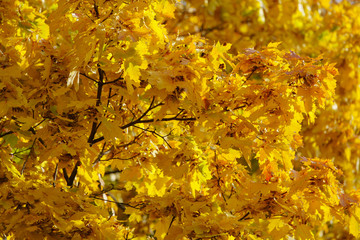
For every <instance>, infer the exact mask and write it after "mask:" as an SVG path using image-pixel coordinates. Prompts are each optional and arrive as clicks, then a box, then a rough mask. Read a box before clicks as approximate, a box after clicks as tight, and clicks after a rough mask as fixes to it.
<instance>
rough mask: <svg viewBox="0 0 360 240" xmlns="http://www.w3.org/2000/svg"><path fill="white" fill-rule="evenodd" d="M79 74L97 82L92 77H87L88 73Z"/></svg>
mask: <svg viewBox="0 0 360 240" xmlns="http://www.w3.org/2000/svg"><path fill="white" fill-rule="evenodd" d="M80 75H82V76H84V77H86V78H88V79H90V80H91V81H93V82H96V83H98V81H97V80H95V79H93V78H92V77H89V76H88V75H86V74H85V73H80Z"/></svg>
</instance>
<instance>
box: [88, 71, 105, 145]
mask: <svg viewBox="0 0 360 240" xmlns="http://www.w3.org/2000/svg"><path fill="white" fill-rule="evenodd" d="M98 73H99V81H98V82H97V84H98V88H97V94H96V106H97V107H98V106H100V104H101V94H102V89H103V86H104V76H105V72H104V71H103V70H102V69H101V68H100V65H98ZM100 124H101V123H98V121H97V119H96V118H95V120H94V121H93V123H92V127H91V132H90V135H89V138H88V143H90V146H92V145H93V144H95V143H96V142H94V137H95V134H96V131H97V129H98V128H99V126H100ZM99 141H101V140H99ZM99 141H97V142H99Z"/></svg>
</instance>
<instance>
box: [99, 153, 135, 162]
mask: <svg viewBox="0 0 360 240" xmlns="http://www.w3.org/2000/svg"><path fill="white" fill-rule="evenodd" d="M139 155H141V154H140V153H138V154H135V155H134V156H132V157H128V158H119V157H113V158H109V159H106V160H100V161H102V162H106V161H110V160H113V159H116V160H122V161H126V160H131V159H134V158H136V157H137V156H139Z"/></svg>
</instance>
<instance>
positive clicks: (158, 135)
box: [134, 126, 172, 148]
mask: <svg viewBox="0 0 360 240" xmlns="http://www.w3.org/2000/svg"><path fill="white" fill-rule="evenodd" d="M134 127H136V128H139V129H141V130H143V131H145V132H149V133H151V134H153V135H154V136H157V137H160V138H161V139H162V140H164V142H165V143H166V144H167V145H168V146H169V148H172V147H171V145H170V144H169V142H168V141H167V140H166V139H165V138H166V137H167V136H169V135H170V134H171V131H170V133H169V134H167V135H165V136H162V135H160V134H159V133H157V132H156V131H155V130H149V129H147V128H146V129H145V128H142V127H138V126H134Z"/></svg>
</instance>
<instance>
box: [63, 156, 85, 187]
mask: <svg viewBox="0 0 360 240" xmlns="http://www.w3.org/2000/svg"><path fill="white" fill-rule="evenodd" d="M80 165H81V163H80V161H77V162H76V164H75V167H74V168H73V170H72V172H71V175H70V177H68V174H67V172H66V168H63V173H64V178H65V180H66V183H67V185H68V186H72V185H73V184H74V180H75V177H76V174H77V169H78V167H79V166H80Z"/></svg>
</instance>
